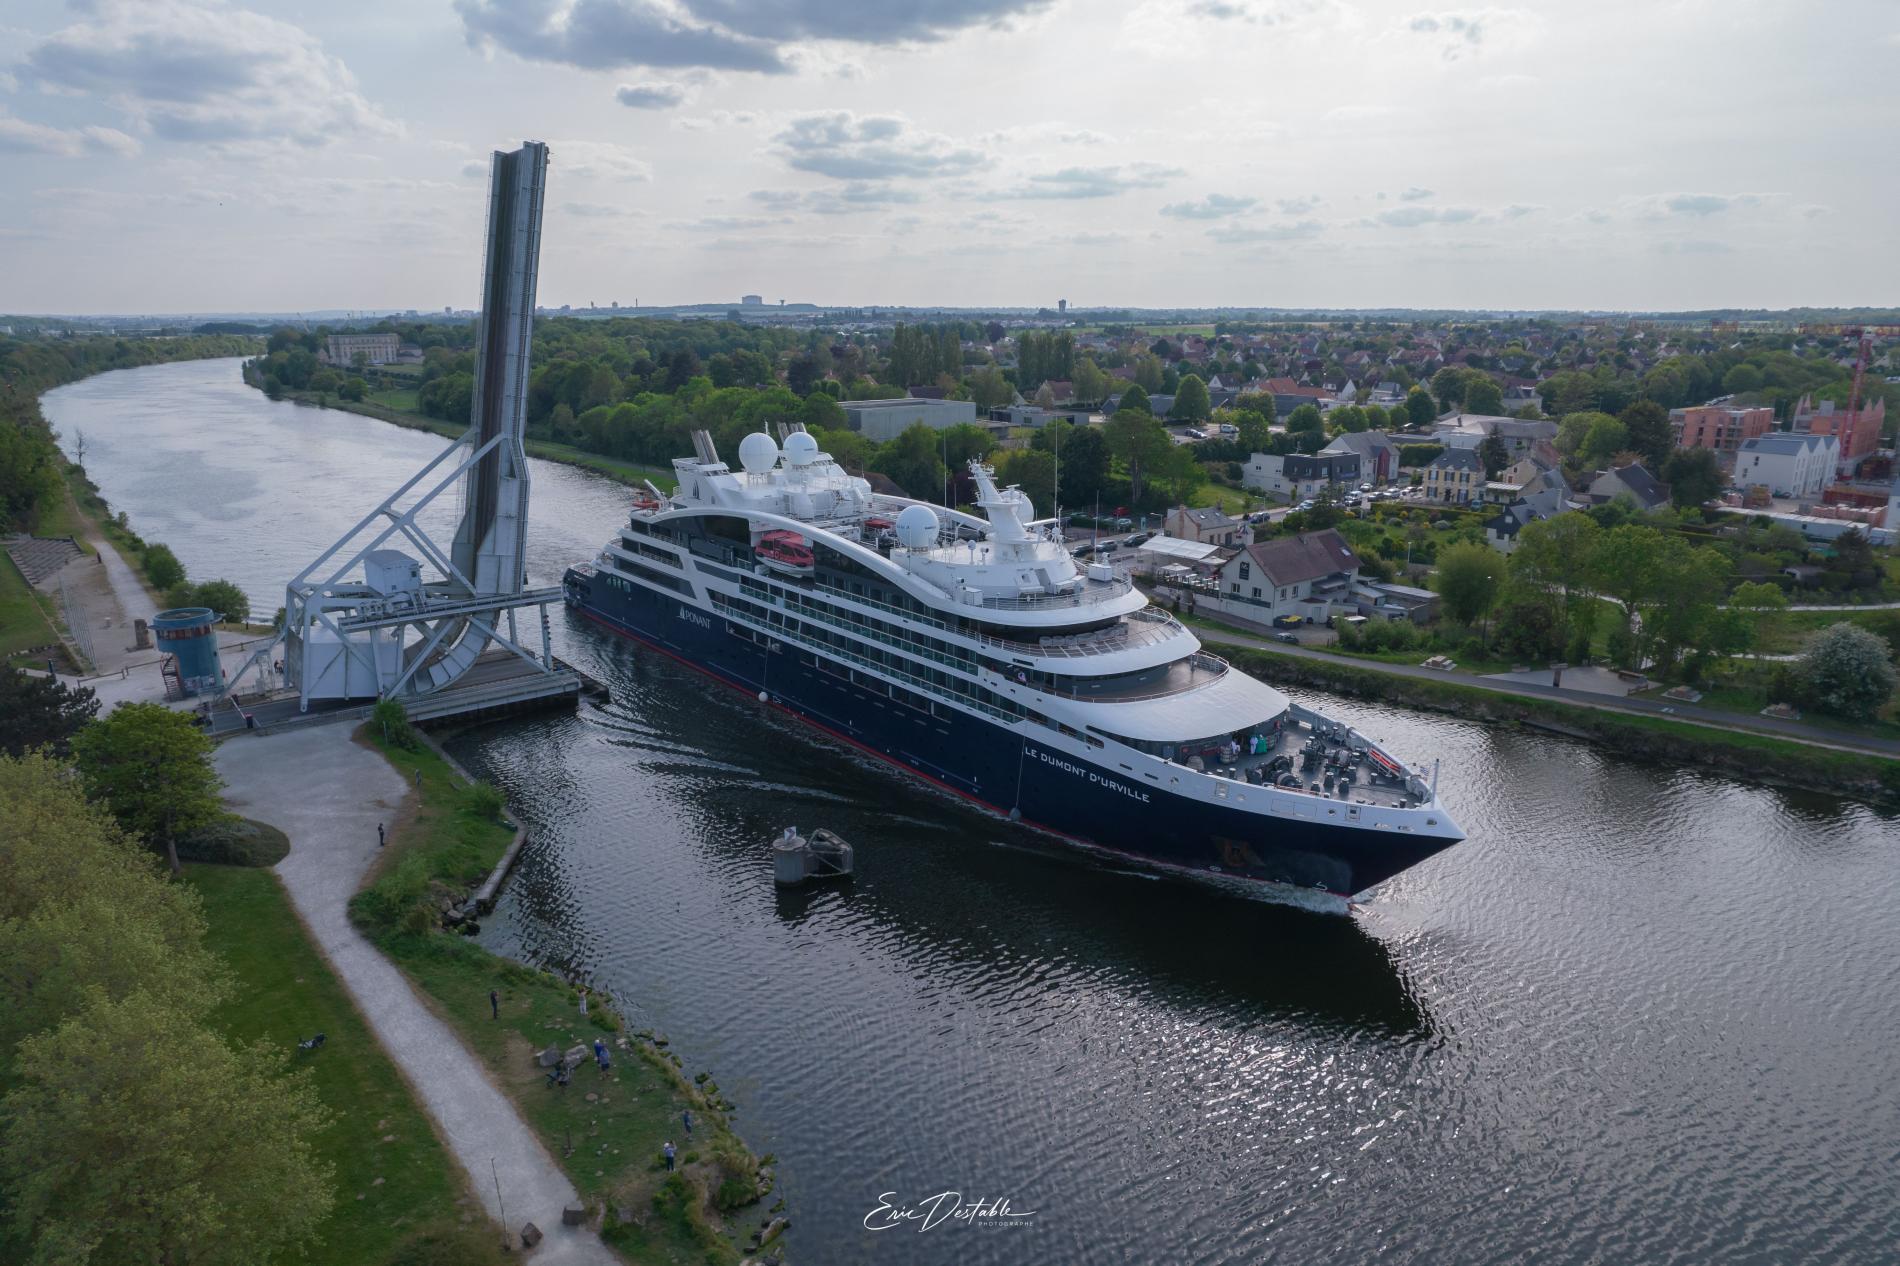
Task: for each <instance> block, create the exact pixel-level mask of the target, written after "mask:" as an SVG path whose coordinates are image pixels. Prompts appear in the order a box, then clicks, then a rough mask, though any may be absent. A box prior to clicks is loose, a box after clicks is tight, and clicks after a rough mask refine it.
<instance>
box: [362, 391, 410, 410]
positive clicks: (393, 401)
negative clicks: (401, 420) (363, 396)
mask: <svg viewBox="0 0 1900 1266" xmlns="http://www.w3.org/2000/svg"><path fill="white" fill-rule="evenodd" d="M369 398H370V399H371V400H372V401H374V402H375V403H377V404H380V405H382V406H383V408H385V409H394V410H396V411H397V412H398V413H414V412H415V411H416V389H415V388H414V387H391V388H388V389H387V390H384V391H372V392H370V393H369Z"/></svg>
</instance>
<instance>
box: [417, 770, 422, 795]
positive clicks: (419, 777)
mask: <svg viewBox="0 0 1900 1266" xmlns="http://www.w3.org/2000/svg"><path fill="white" fill-rule="evenodd" d="M416 790H417V791H421V790H422V771H421V770H420V769H418V770H416Z"/></svg>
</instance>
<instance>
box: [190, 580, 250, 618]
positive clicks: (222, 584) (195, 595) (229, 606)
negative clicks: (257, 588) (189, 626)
mask: <svg viewBox="0 0 1900 1266" xmlns="http://www.w3.org/2000/svg"><path fill="white" fill-rule="evenodd" d="M191 597H192V602H191V605H193V606H198V607H210V608H211V609H212V610H213V611H216V612H217V613H218V615H219V616H220V617H222V618H223V619H226V620H229V621H231V622H232V623H234V624H243V623H244V622H245V621H246V620H249V619H250V618H251V600H250V598H249V597H248V596H246V594H245V592H244V591H243V590H242V589H239V588H238V587H237V586H236V585H234V584H232V583H231V582H230V581H228V580H207V581H205V582H204V583H203V584H201V585H196V586H194V587H193V588H192V591H191Z"/></svg>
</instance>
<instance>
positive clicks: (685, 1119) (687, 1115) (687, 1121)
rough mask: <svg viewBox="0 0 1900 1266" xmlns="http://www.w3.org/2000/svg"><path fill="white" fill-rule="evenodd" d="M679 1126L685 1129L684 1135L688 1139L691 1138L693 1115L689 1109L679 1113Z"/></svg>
mask: <svg viewBox="0 0 1900 1266" xmlns="http://www.w3.org/2000/svg"><path fill="white" fill-rule="evenodd" d="M680 1124H681V1125H683V1126H685V1127H686V1133H687V1135H688V1137H691V1135H692V1133H693V1113H692V1110H691V1109H690V1108H689V1109H686V1110H685V1111H682V1112H681V1113H680Z"/></svg>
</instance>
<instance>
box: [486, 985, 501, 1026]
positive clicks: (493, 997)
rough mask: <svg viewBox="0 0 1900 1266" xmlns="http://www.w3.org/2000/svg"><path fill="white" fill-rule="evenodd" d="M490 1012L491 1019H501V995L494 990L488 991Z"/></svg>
mask: <svg viewBox="0 0 1900 1266" xmlns="http://www.w3.org/2000/svg"><path fill="white" fill-rule="evenodd" d="M488 1010H489V1012H490V1013H491V1014H490V1018H491V1019H496V1020H499V1019H501V995H500V994H498V993H496V992H495V991H494V990H493V989H490V990H489V991H488Z"/></svg>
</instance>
